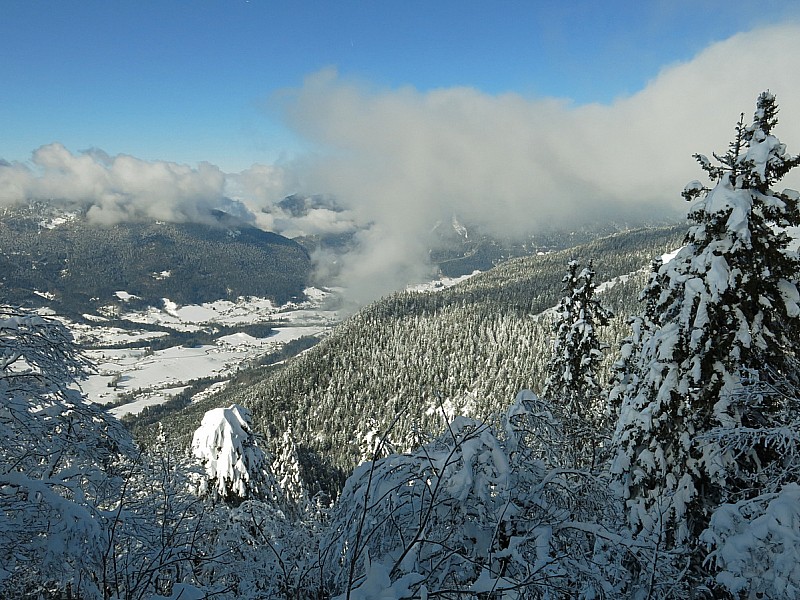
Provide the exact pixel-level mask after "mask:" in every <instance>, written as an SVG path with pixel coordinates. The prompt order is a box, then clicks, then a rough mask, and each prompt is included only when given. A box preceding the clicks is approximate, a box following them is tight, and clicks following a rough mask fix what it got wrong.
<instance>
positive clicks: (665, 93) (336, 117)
mask: <svg viewBox="0 0 800 600" xmlns="http://www.w3.org/2000/svg"><path fill="white" fill-rule="evenodd" d="M799 53H800V26H799V25H785V26H777V27H772V28H768V29H761V30H757V31H753V32H749V33H744V34H739V35H737V36H734V37H732V38H730V39H728V40H725V41H723V42H719V43H717V44H714V45H712V46H711V47H709V48H708V49H706V50H705V51H704V52H702V53H701V54H699V55H698V56H697V57H695V58H694V59H693V60H692V61H690V62H687V63H683V64H675V65H671V66H668V67H666V68H664V69H663V71H662V72H661V73H658V74H657V76H656V77H655V78H654V79H653V80H652V81H651V82H649V84H648V85H647V86H646V87H645V88H644V89H643V90H642V91H640V92H638V93H636V94H635V95H633V96H630V97H625V98H620V99H618V100H617V101H616V102H614V103H613V104H611V105H584V106H575V105H573V104H571V103H570V102H569V101H568V100H560V99H553V98H529V97H523V96H520V95H517V94H512V93H509V94H504V95H488V94H484V93H482V92H480V91H478V90H475V89H471V88H454V89H440V90H433V91H428V92H420V91H418V90H416V89H413V88H402V89H376V88H374V87H372V86H370V85H369V84H368V83H364V82H355V81H352V80H347V79H343V78H341V77H339V76H338V74H337V73H336V71H335V70H333V69H330V70H325V71H322V72H319V73H316V74H313V75H311V76H309V77H308V78H307V80H306V81H305V83H304V85H303V86H301V87H300V88H298V89H294V90H284V91H282V92H281V94H279V95H278V97H277V99H276V102H278V103H279V106H280V110H281V111H282V115H283V117H284V119H285V121H286V122H287V123H288V124H289V125H290V126H291V127H293V129H294V130H295V131H296V132H298V133H299V134H301V135H302V136H303V137H304V138H305V139H306V140H307V141H308V142H309V143H310V145H312V146H313V147H316V148H318V152H317V153H316V154H315V155H313V156H306V157H304V158H303V159H301V160H297V161H294V162H292V163H289V164H283V165H280V166H274V165H254V166H253V167H251V168H250V169H248V170H246V171H243V172H241V173H236V174H225V173H223V172H221V171H220V170H219V169H218V168H217V167H215V166H213V165H210V164H201V165H199V166H198V167H197V168H190V167H188V166H185V165H178V164H174V163H167V162H159V161H142V160H139V159H136V158H133V157H130V156H124V155H120V156H116V157H109V156H107V155H105V154H103V153H102V152H100V151H89V152H82V153H73V152H71V151H69V150H67V149H66V148H64V147H63V146H61V145H60V144H57V143H54V144H51V145H48V146H44V147H42V148H40V149H39V150H37V151H36V152H35V153H34V155H33V158H32V160H31V161H30V163H24V164H23V163H7V162H3V161H0V203H12V202H19V201H20V200H24V199H33V198H36V199H47V198H59V199H63V200H67V201H71V202H78V203H83V204H84V205H89V206H91V208H90V210H89V213H88V214H89V217H90V218H91V219H93V220H95V221H96V222H98V223H113V222H118V221H121V220H129V219H144V218H155V219H162V220H173V221H187V220H196V219H200V218H202V216H203V215H205V214H207V213H208V210H209V209H211V208H217V207H219V206H220V203H221V202H225V198H235V199H237V200H240V201H241V203H242V204H243V205H244V206H246V207H247V209H248V211H249V213H250V215H251V217H252V219H253V220H254V221H255V222H256V223H257V224H258V225H259V226H261V227H263V228H265V229H270V230H274V231H278V232H282V233H285V234H287V235H290V236H294V235H302V234H318V233H334V232H347V231H354V230H356V229H358V230H359V231H360V232H359V233H358V237H357V244H358V245H357V249H356V250H355V251H354V252H353V253H351V254H349V255H348V256H347V257H345V259H344V261H343V262H342V263H341V264H340V265H338V268H339V269H340V273H341V276H342V278H343V283H344V284H345V285H346V286H348V287H350V288H351V290H352V291H353V293H354V294H355V295H356V297H357V299H359V300H362V301H364V300H368V299H371V298H374V297H376V296H377V295H379V294H382V293H385V292H387V291H390V290H392V289H396V288H397V287H399V286H401V285H403V284H404V283H406V282H408V281H410V280H413V279H415V278H418V277H422V276H424V275H425V274H426V273H427V271H428V270H429V265H428V264H427V262H426V261H427V249H428V247H429V242H430V239H429V236H430V231H431V229H432V227H433V225H434V224H435V223H437V222H440V221H441V222H449V221H450V220H451V219H452V217H453V216H454V215H456V216H458V218H459V219H460V220H461V221H463V222H466V223H475V224H480V225H481V226H482V227H483V228H484V230H485V231H488V232H490V233H494V234H505V235H509V236H516V235H521V234H527V233H530V232H535V231H536V230H538V229H542V228H547V229H552V228H560V227H571V226H579V225H583V224H585V223H587V222H593V221H597V220H600V219H615V220H618V221H624V222H628V223H634V222H636V221H638V220H642V219H644V218H647V217H654V216H658V215H669V214H672V215H678V214H681V213H685V210H686V206H685V204H684V203H683V201H682V200H681V199H680V191H681V190H682V189H683V186H684V184H685V183H686V182H687V181H689V180H691V179H695V178H699V177H701V175H702V173H701V172H700V170H699V168H698V167H697V166H696V164H695V163H694V160H693V159H692V154H694V153H696V152H702V153H705V154H710V153H711V152H713V151H717V152H724V151H725V150H726V146H727V142H728V141H729V140H730V138H731V135H732V133H733V126H734V124H735V122H736V121H737V119H738V117H739V114H740V112H744V113H745V120H746V121H749V119H750V118H751V116H752V112H753V110H754V106H755V99H756V97H757V95H758V94H759V93H760V92H761V91H763V90H765V89H768V88H769V89H770V90H772V91H773V92H774V93H775V94H776V95H777V98H778V102H779V104H780V106H781V123H780V125H779V126H778V129H777V134H778V135H779V137H780V138H781V140H782V141H783V142H785V143H786V144H787V146H788V149H789V151H790V152H794V153H797V152H800V79H798V78H797V77H796V76H795V73H796V64H795V63H796V56H798V54H799ZM520 68H524V66H520ZM786 183H787V184H788V185H791V186H792V187H800V181H798V180H797V178H795V179H794V180H791V181H787V182H786ZM293 193H300V194H315V193H324V194H330V195H331V196H332V197H335V198H336V200H337V202H338V203H339V205H340V206H341V207H343V208H344V209H345V210H344V211H343V212H337V211H333V210H330V209H329V208H327V207H314V208H312V210H310V211H308V212H307V213H306V214H303V215H293V214H290V213H288V212H286V211H284V210H282V209H280V208H279V207H278V206H277V203H278V202H279V201H280V200H281V199H283V198H284V197H285V196H287V195H289V194H293Z"/></svg>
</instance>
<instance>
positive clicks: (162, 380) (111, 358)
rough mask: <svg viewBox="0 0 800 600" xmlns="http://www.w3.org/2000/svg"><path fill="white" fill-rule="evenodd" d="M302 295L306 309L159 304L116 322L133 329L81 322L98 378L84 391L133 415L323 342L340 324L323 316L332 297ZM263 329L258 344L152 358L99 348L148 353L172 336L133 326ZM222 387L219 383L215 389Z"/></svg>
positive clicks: (220, 345) (78, 331) (237, 337)
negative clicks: (306, 341) (211, 380)
mask: <svg viewBox="0 0 800 600" xmlns="http://www.w3.org/2000/svg"><path fill="white" fill-rule="evenodd" d="M306 294H307V297H308V298H309V300H307V301H305V302H300V303H293V304H287V305H284V306H279V307H278V306H275V305H273V304H272V302H270V301H269V300H266V299H263V298H240V299H239V300H237V301H236V302H230V301H227V300H219V301H216V302H212V303H207V304H202V305H197V306H178V305H177V304H175V303H174V302H172V301H170V300H168V299H164V301H163V307H162V308H150V309H148V310H147V311H144V312H129V313H125V314H123V315H121V318H122V319H123V320H125V321H127V322H128V323H130V326H131V327H130V329H127V328H126V329H123V328H120V327H110V326H106V325H104V322H105V319H104V318H103V317H100V316H96V315H85V317H86V318H87V320H89V321H91V322H92V323H91V324H90V325H89V324H74V323H70V327H71V328H72V329H73V332H74V334H75V336H76V339H78V341H80V342H81V343H83V344H85V345H86V346H88V347H90V348H91V347H94V348H97V349H94V350H91V349H90V350H88V351H87V355H88V356H89V358H90V359H91V360H92V361H93V362H94V363H95V373H94V374H92V375H90V376H89V378H88V379H87V380H86V381H84V382H82V385H81V387H82V389H83V391H84V392H85V393H86V394H87V396H88V398H89V399H90V400H92V401H93V402H96V403H98V404H116V403H119V402H120V401H121V400H122V399H124V398H125V397H131V398H132V399H133V401H131V402H128V403H126V404H122V405H120V406H117V407H114V408H111V409H110V412H111V413H112V414H114V415H116V416H117V417H121V416H123V415H127V414H138V413H139V412H141V410H142V409H143V408H144V407H146V406H152V405H155V404H161V403H163V402H165V401H166V400H168V399H169V398H170V397H172V396H174V395H175V394H177V393H179V392H181V391H183V390H184V389H186V387H187V386H188V383H189V382H191V381H192V380H196V379H201V378H206V377H214V376H217V377H227V376H229V375H232V374H233V373H235V372H236V371H237V370H238V369H240V368H242V367H243V366H246V365H247V364H248V363H249V362H251V361H252V360H253V359H255V358H258V357H259V356H263V355H264V354H267V353H269V352H274V351H276V350H279V349H280V348H281V347H283V346H284V345H286V344H287V343H288V342H290V341H292V340H296V339H298V338H301V337H304V336H320V335H322V334H323V333H324V332H325V331H326V330H327V329H329V328H330V327H332V326H334V325H335V324H336V323H338V322H339V321H340V320H341V315H340V314H339V313H338V312H337V311H335V310H329V309H327V308H326V304H328V303H329V300H330V296H331V294H332V292H330V291H323V290H319V289H316V288H309V289H308V290H306ZM260 323H272V324H274V329H273V332H272V335H270V336H269V337H266V338H259V337H254V336H253V335H250V334H248V333H245V332H237V333H232V334H227V335H220V336H219V337H216V338H215V339H214V341H213V344H207V345H202V346H197V347H185V346H180V345H178V346H173V347H170V348H165V349H163V350H156V351H152V350H149V349H147V348H146V347H142V348H128V349H108V348H102V347H104V346H113V345H121V344H131V343H137V342H138V343H142V345H145V344H146V342H147V341H148V340H151V339H154V338H157V337H161V336H166V335H169V334H168V333H166V332H154V331H146V330H144V329H138V328H137V324H151V325H158V326H161V327H164V328H167V329H172V330H174V331H177V332H193V331H200V330H203V331H209V330H211V331H214V328H215V326H228V327H236V326H246V325H254V324H260ZM224 384H225V382H221V384H220V385H219V386H217V388H215V389H218V388H219V387H221V385H224ZM206 393H208V390H207V391H206Z"/></svg>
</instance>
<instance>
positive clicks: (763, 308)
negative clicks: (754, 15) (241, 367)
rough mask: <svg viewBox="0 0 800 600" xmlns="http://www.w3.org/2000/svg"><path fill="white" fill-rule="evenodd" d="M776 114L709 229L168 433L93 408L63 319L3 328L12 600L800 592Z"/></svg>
mask: <svg viewBox="0 0 800 600" xmlns="http://www.w3.org/2000/svg"><path fill="white" fill-rule="evenodd" d="M777 115H778V105H777V101H776V98H775V97H774V96H773V95H772V94H771V93H769V92H764V93H762V94H761V95H760V96H759V97H758V99H757V101H756V110H755V113H754V115H753V118H752V120H746V119H745V118H744V117H742V118H741V119H740V120H739V121H738V123H736V124H735V127H734V132H733V139H732V141H731V142H730V143H729V144H728V146H727V148H726V149H725V150H724V152H719V153H715V154H712V155H711V157H708V156H706V155H702V154H697V155H696V156H695V158H696V159H697V162H698V163H699V166H700V168H701V170H702V171H703V172H704V174H705V179H706V181H699V180H698V181H692V182H690V183H689V184H688V185H686V187H685V188H684V189H683V192H682V196H683V198H684V199H685V200H686V201H687V202H688V203H689V205H688V206H689V207H690V208H689V212H688V226H684V227H681V228H661V229H642V230H637V231H632V232H627V233H625V234H618V235H614V236H610V237H605V238H601V239H598V240H596V241H594V242H591V243H589V244H584V245H582V246H578V247H575V248H571V249H569V250H564V251H560V252H553V253H550V254H545V255H541V256H531V257H526V258H519V259H515V260H512V261H508V262H506V263H503V264H502V265H500V266H498V267H496V268H494V269H492V270H491V271H488V272H486V273H483V274H480V275H475V276H473V277H472V278H470V279H468V280H466V281H464V282H462V283H460V284H458V285H456V286H454V287H452V288H448V289H446V290H442V291H438V292H435V293H419V292H401V293H397V294H394V295H392V296H390V297H388V298H384V299H382V300H380V301H378V302H375V303H373V304H371V305H369V306H367V307H365V308H364V309H362V310H361V311H359V312H358V313H356V314H355V315H353V316H352V317H350V318H349V319H348V320H347V321H345V322H344V323H342V324H341V325H340V326H339V327H338V328H337V329H336V330H335V331H333V332H332V333H331V334H330V335H329V336H327V337H326V338H325V339H324V340H322V341H321V342H320V343H319V344H317V345H315V346H314V347H313V348H310V349H308V350H307V351H305V352H304V353H302V354H301V355H299V356H297V357H295V358H294V359H292V360H290V361H288V362H287V364H286V365H285V366H284V367H283V368H281V369H277V370H270V371H269V372H265V373H264V374H263V377H260V378H258V379H257V380H256V381H252V380H251V379H247V378H243V379H242V383H240V384H239V385H231V386H229V388H228V389H227V390H224V391H222V392H220V393H219V394H217V395H216V396H213V397H211V398H209V399H207V400H204V401H203V402H201V403H198V404H195V405H192V406H189V407H187V408H186V409H184V410H181V411H179V412H178V413H175V414H173V415H164V416H163V418H161V419H160V420H159V421H157V422H149V423H148V424H147V426H146V427H141V426H140V427H138V428H137V427H136V426H135V424H133V425H132V428H131V430H129V429H126V428H125V427H123V426H122V425H121V424H120V423H119V422H118V421H116V420H115V419H114V418H113V417H111V416H110V415H109V414H107V413H106V412H104V411H103V410H102V409H101V408H100V407H98V406H95V405H93V404H91V403H89V402H88V401H86V399H85V398H84V397H82V395H81V393H80V392H79V391H78V389H77V388H76V386H75V385H73V384H74V383H75V382H78V381H80V379H81V378H82V376H83V375H84V374H85V372H86V369H87V368H88V367H89V365H88V363H87V361H86V359H85V358H84V357H83V356H82V355H81V353H80V352H79V349H78V347H77V345H76V344H75V342H74V341H73V339H72V337H71V334H70V332H69V331H68V330H67V328H66V327H65V326H64V325H63V324H62V323H61V322H60V321H58V320H55V319H52V318H49V317H45V316H41V315H39V314H36V313H33V312H29V311H25V310H22V309H19V308H15V307H13V306H9V305H5V306H3V307H2V309H0V367H1V370H0V388H2V394H3V397H4V398H5V400H4V403H3V404H2V406H1V407H0V435H2V438H3V440H4V442H3V444H2V446H0V596H2V597H5V598H26V597H30V598H59V599H66V598H69V599H73V598H75V599H78V598H81V599H83V598H86V599H114V600H117V599H119V600H121V599H126V600H127V599H151V600H157V599H163V598H171V599H178V598H180V599H182V600H188V599H199V598H252V599H257V598H286V599H295V598H307V599H309V600H310V599H316V600H320V599H338V600H378V599H383V600H400V599H420V600H423V599H428V598H442V599H461V598H481V599H486V600H490V599H491V600H495V599H497V600H500V599H503V600H506V599H527V598H547V599H561V598H635V599H639V598H642V599H644V598H653V599H655V598H787V599H788V598H796V597H798V596H800V569H799V568H798V565H800V416H798V415H800V412H798V409H799V408H800V369H799V368H798V359H797V357H796V354H795V352H796V350H795V349H796V348H797V347H798V343H800V291H799V288H798V285H800V258H798V255H797V252H796V251H795V249H794V246H793V245H792V240H791V238H790V236H789V232H790V231H791V229H790V228H792V227H797V226H800V207H799V206H798V201H800V194H798V192H796V191H793V190H781V191H779V189H778V187H779V184H780V182H781V180H782V179H783V178H784V176H786V175H787V174H788V173H789V172H790V171H791V170H792V169H793V168H795V167H796V166H798V165H799V164H800V157H799V156H797V155H794V154H790V153H789V152H788V150H787V148H786V146H785V145H784V144H782V143H781V142H780V140H779V139H778V137H777V135H776V129H777V124H778V117H777ZM797 118H800V116H798V117H797ZM678 195H679V194H678V193H676V197H677V196H678Z"/></svg>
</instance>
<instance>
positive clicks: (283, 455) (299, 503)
mask: <svg viewBox="0 0 800 600" xmlns="http://www.w3.org/2000/svg"><path fill="white" fill-rule="evenodd" d="M276 454H277V456H276V458H275V460H274V461H273V463H272V472H273V474H274V475H275V483H276V484H277V487H278V490H279V492H280V494H281V500H282V502H283V504H284V505H285V508H286V510H287V511H288V512H289V513H290V514H295V513H296V512H298V511H300V510H302V509H303V508H304V507H305V505H306V504H307V503H308V492H307V491H306V486H305V484H304V483H303V475H302V470H301V468H300V457H299V456H298V454H297V444H296V443H295V440H294V434H293V433H292V428H291V426H289V427H288V428H287V430H286V431H285V432H284V433H283V437H282V438H281V442H280V448H279V450H278V452H277V453H276Z"/></svg>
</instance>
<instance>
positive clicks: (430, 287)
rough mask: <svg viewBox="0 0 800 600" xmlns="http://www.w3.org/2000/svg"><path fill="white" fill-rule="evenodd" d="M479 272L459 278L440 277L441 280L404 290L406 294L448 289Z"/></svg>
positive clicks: (419, 284) (418, 284) (411, 286)
mask: <svg viewBox="0 0 800 600" xmlns="http://www.w3.org/2000/svg"><path fill="white" fill-rule="evenodd" d="M478 273H480V271H473V272H472V273H470V274H469V275H462V276H461V277H442V278H441V279H436V280H435V281H426V282H425V283H417V284H414V285H410V286H408V287H407V288H406V291H408V292H437V291H439V290H443V289H445V288H449V287H451V286H453V285H455V284H457V283H460V282H462V281H465V280H467V279H469V278H470V277H472V276H473V275H477V274H478Z"/></svg>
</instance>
